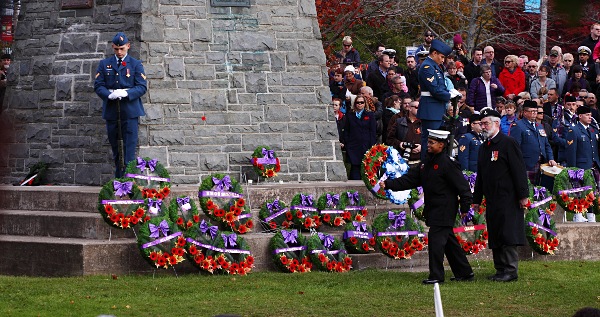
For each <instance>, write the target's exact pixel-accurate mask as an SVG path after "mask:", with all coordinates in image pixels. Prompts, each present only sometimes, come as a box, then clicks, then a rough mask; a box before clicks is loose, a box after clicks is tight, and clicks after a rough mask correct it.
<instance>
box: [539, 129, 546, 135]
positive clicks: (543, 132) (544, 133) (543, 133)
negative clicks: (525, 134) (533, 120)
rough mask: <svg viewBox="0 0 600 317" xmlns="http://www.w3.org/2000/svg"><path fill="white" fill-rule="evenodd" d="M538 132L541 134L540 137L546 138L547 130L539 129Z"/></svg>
mask: <svg viewBox="0 0 600 317" xmlns="http://www.w3.org/2000/svg"><path fill="white" fill-rule="evenodd" d="M538 131H539V132H540V135H541V136H543V137H545V136H546V130H544V129H539V130H538Z"/></svg>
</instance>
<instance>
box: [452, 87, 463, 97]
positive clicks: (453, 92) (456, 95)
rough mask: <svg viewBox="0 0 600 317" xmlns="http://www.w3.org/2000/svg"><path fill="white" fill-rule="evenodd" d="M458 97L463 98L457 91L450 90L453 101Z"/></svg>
mask: <svg viewBox="0 0 600 317" xmlns="http://www.w3.org/2000/svg"><path fill="white" fill-rule="evenodd" d="M458 96H462V94H461V93H460V91H458V90H456V89H452V90H450V99H452V98H454V97H458Z"/></svg>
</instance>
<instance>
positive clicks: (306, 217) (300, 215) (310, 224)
mask: <svg viewBox="0 0 600 317" xmlns="http://www.w3.org/2000/svg"><path fill="white" fill-rule="evenodd" d="M315 207H316V206H315V201H314V197H313V196H312V195H309V194H304V193H301V194H296V195H295V196H294V198H292V202H291V204H290V211H291V214H292V218H293V221H294V224H295V225H296V226H297V227H298V228H303V229H310V228H318V227H319V226H320V225H321V217H320V216H319V211H318V210H317V208H315Z"/></svg>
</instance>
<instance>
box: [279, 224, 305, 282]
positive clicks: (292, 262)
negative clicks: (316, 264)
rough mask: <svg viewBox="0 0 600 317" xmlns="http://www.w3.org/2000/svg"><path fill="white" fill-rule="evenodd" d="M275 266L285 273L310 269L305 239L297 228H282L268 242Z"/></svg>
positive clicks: (302, 271)
mask: <svg viewBox="0 0 600 317" xmlns="http://www.w3.org/2000/svg"><path fill="white" fill-rule="evenodd" d="M269 252H271V254H272V255H273V263H275V266H276V267H277V268H278V269H280V270H281V271H283V272H286V273H296V272H298V273H305V272H310V270H311V269H312V262H311V260H310V256H309V252H308V246H307V239H306V237H304V236H303V235H302V234H301V233H300V231H299V230H296V229H291V230H286V229H282V230H281V231H280V232H277V233H276V234H275V235H274V236H273V238H271V241H270V243H269Z"/></svg>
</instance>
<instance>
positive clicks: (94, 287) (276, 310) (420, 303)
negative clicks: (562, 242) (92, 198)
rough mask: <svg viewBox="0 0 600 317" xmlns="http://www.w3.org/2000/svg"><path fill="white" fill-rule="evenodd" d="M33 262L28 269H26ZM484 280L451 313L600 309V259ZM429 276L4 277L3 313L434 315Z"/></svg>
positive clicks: (454, 292)
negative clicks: (508, 279)
mask: <svg viewBox="0 0 600 317" xmlns="http://www.w3.org/2000/svg"><path fill="white" fill-rule="evenodd" d="M24 265H25V264H24ZM472 265H473V267H474V269H475V275H476V276H475V277H476V281H474V282H470V283H469V282H463V283H458V282H450V280H449V277H450V276H451V273H450V272H447V273H448V276H447V277H446V278H447V282H446V283H445V284H442V285H441V294H442V300H443V307H444V313H445V315H446V316H561V317H564V316H571V315H573V313H574V312H575V311H576V310H577V309H578V308H581V307H584V306H592V307H600V262H583V261H571V262H567V261H561V262H552V261H522V262H521V263H520V276H519V280H518V281H517V282H512V283H498V282H491V281H488V280H487V279H486V276H488V275H491V274H492V273H493V272H494V270H493V267H492V264H491V262H475V261H472ZM426 277H427V273H423V272H421V273H405V272H394V271H384V270H365V271H354V272H350V273H346V274H332V273H321V272H312V273H308V274H303V275H298V274H283V273H275V272H263V273H252V274H250V275H248V276H243V277H239V276H237V277H232V276H205V275H196V274H191V275H190V274H188V275H180V276H179V278H176V277H175V276H169V275H165V274H161V275H160V276H157V277H155V278H153V277H152V276H151V275H147V276H146V275H145V276H139V275H128V276H119V277H118V278H117V279H113V278H112V277H111V276H85V277H75V278H30V277H9V276H0V316H97V315H101V314H107V315H115V316H214V315H217V314H225V313H229V314H237V315H241V316H360V317H368V316H411V317H415V316H434V315H435V310H434V305H433V286H425V285H421V280H422V279H424V278H426Z"/></svg>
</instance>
